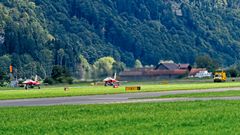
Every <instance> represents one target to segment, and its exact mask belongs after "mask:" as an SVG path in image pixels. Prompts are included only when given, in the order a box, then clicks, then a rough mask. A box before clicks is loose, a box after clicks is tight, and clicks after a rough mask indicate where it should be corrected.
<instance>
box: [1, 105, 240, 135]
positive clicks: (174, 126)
mask: <svg viewBox="0 0 240 135" xmlns="http://www.w3.org/2000/svg"><path fill="white" fill-rule="evenodd" d="M239 106H240V101H205V102H200V101H199V102H175V103H144V104H114V105H71V106H48V107H7V108H0V118H1V121H0V134H4V135H7V134H29V135H33V134H69V135H70V134H71V135H72V134H86V135H89V134H199V135H200V134H214V135H215V134H236V133H240V117H239V116H240V108H239Z"/></svg>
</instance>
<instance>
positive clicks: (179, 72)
mask: <svg viewBox="0 0 240 135" xmlns="http://www.w3.org/2000/svg"><path fill="white" fill-rule="evenodd" d="M186 72H187V70H183V69H177V70H148V71H142V72H141V71H138V72H136V71H123V72H121V73H120V76H160V75H184V74H185V73H186Z"/></svg>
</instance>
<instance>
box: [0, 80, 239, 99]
mask: <svg viewBox="0 0 240 135" xmlns="http://www.w3.org/2000/svg"><path fill="white" fill-rule="evenodd" d="M126 85H129V84H126ZM130 85H132V84H130ZM135 85H136V86H141V91H140V92H150V91H170V90H191V89H208V88H228V87H240V82H226V83H180V84H144V85H141V83H135ZM69 87H70V89H69V90H68V91H64V90H63V86H56V87H54V86H50V87H43V88H42V89H40V90H39V89H29V90H25V89H24V88H17V89H9V88H7V89H4V88H1V89H0V100H5V99H22V98H43V97H65V96H80V95H96V94H116V93H127V92H125V86H121V87H119V88H112V87H104V86H86V85H79V86H78V85H73V86H69ZM131 92H138V91H131Z"/></svg>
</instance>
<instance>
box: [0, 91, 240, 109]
mask: <svg viewBox="0 0 240 135" xmlns="http://www.w3.org/2000/svg"><path fill="white" fill-rule="evenodd" d="M233 90H234V91H237V90H239V91H240V87H235V88H217V89H198V90H178V91H162V92H138V93H124V94H108V95H91V96H75V97H56V98H35V99H16V100H0V106H50V105H68V104H113V103H139V102H177V101H206V100H240V96H237V97H206V98H164V99H160V98H158V99H153V98H152V97H159V96H163V95H174V94H190V93H204V92H224V91H233ZM148 97H149V98H151V99H144V98H148ZM141 98H142V99H141Z"/></svg>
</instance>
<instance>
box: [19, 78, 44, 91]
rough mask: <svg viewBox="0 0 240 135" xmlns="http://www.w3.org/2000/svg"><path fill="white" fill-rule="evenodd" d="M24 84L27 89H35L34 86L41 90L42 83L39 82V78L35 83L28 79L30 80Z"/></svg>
mask: <svg viewBox="0 0 240 135" xmlns="http://www.w3.org/2000/svg"><path fill="white" fill-rule="evenodd" d="M23 84H24V85H25V89H28V88H34V86H37V87H38V89H40V84H41V83H40V82H39V81H37V76H36V77H35V81H33V80H31V79H28V80H26V81H24V82H23Z"/></svg>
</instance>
